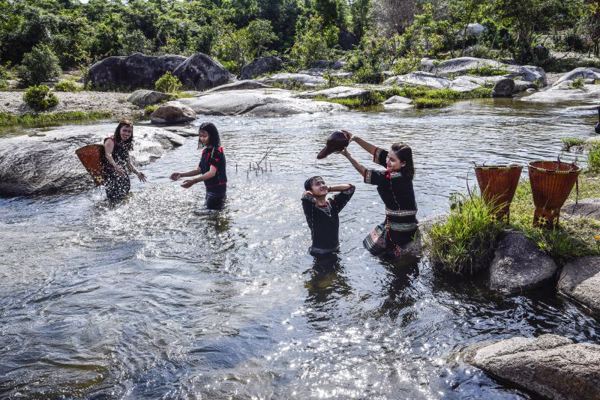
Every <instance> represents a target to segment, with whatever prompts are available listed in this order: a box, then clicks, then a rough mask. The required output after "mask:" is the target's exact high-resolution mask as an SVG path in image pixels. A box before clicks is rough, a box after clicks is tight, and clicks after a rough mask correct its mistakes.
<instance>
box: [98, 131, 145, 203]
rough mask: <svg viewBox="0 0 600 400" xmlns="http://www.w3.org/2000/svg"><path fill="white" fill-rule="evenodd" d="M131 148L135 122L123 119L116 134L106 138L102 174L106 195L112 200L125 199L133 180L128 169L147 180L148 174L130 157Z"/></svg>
mask: <svg viewBox="0 0 600 400" xmlns="http://www.w3.org/2000/svg"><path fill="white" fill-rule="evenodd" d="M131 150H133V123H132V122H131V121H128V120H123V121H121V122H119V125H117V128H116V129H115V134H114V135H113V136H111V137H108V138H106V139H104V157H103V160H102V176H103V178H104V186H105V188H106V197H107V198H108V200H110V201H111V202H116V201H120V200H123V199H124V198H125V197H126V196H127V194H128V193H129V189H130V188H131V182H130V181H129V175H128V173H127V171H131V172H133V173H134V174H136V175H137V177H138V178H139V180H140V181H142V182H146V176H145V175H144V174H143V173H142V172H140V171H138V170H137V169H136V168H135V167H134V166H133V164H132V163H131V160H130V159H129V152H130V151H131Z"/></svg>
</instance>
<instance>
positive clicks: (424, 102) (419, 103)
mask: <svg viewBox="0 0 600 400" xmlns="http://www.w3.org/2000/svg"><path fill="white" fill-rule="evenodd" d="M413 104H414V106H415V108H417V109H423V108H442V107H446V106H448V105H450V101H448V100H444V99H429V98H426V97H419V98H416V99H413Z"/></svg>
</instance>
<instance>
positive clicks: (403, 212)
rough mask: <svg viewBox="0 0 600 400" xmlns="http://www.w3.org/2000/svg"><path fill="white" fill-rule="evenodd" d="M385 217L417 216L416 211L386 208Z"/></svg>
mask: <svg viewBox="0 0 600 400" xmlns="http://www.w3.org/2000/svg"><path fill="white" fill-rule="evenodd" d="M385 215H387V216H390V217H410V216H412V215H417V210H390V209H389V208H387V207H386V209H385Z"/></svg>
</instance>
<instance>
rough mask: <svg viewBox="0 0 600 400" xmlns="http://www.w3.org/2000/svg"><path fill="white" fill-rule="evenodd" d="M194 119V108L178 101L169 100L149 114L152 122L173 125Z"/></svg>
mask: <svg viewBox="0 0 600 400" xmlns="http://www.w3.org/2000/svg"><path fill="white" fill-rule="evenodd" d="M195 119H196V113H195V112H194V110H192V109H191V108H189V107H188V106H186V105H183V104H181V103H180V102H179V101H169V102H168V103H165V104H163V105H161V106H160V107H158V108H157V109H156V110H154V112H153V113H152V114H151V115H150V121H152V123H153V124H159V125H173V124H182V123H185V122H191V121H193V120H195Z"/></svg>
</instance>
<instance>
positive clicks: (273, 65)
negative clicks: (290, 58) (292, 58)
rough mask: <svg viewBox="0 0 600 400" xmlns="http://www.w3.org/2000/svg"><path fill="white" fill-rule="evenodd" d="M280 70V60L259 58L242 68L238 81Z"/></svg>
mask: <svg viewBox="0 0 600 400" xmlns="http://www.w3.org/2000/svg"><path fill="white" fill-rule="evenodd" d="M281 68H283V61H281V58H279V57H275V56H269V57H260V58H257V59H255V60H254V61H252V62H251V63H250V64H246V65H244V66H243V67H242V70H241V71H240V79H253V78H256V77H257V76H261V75H264V74H268V73H271V72H276V71H279V70H280V69H281Z"/></svg>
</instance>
